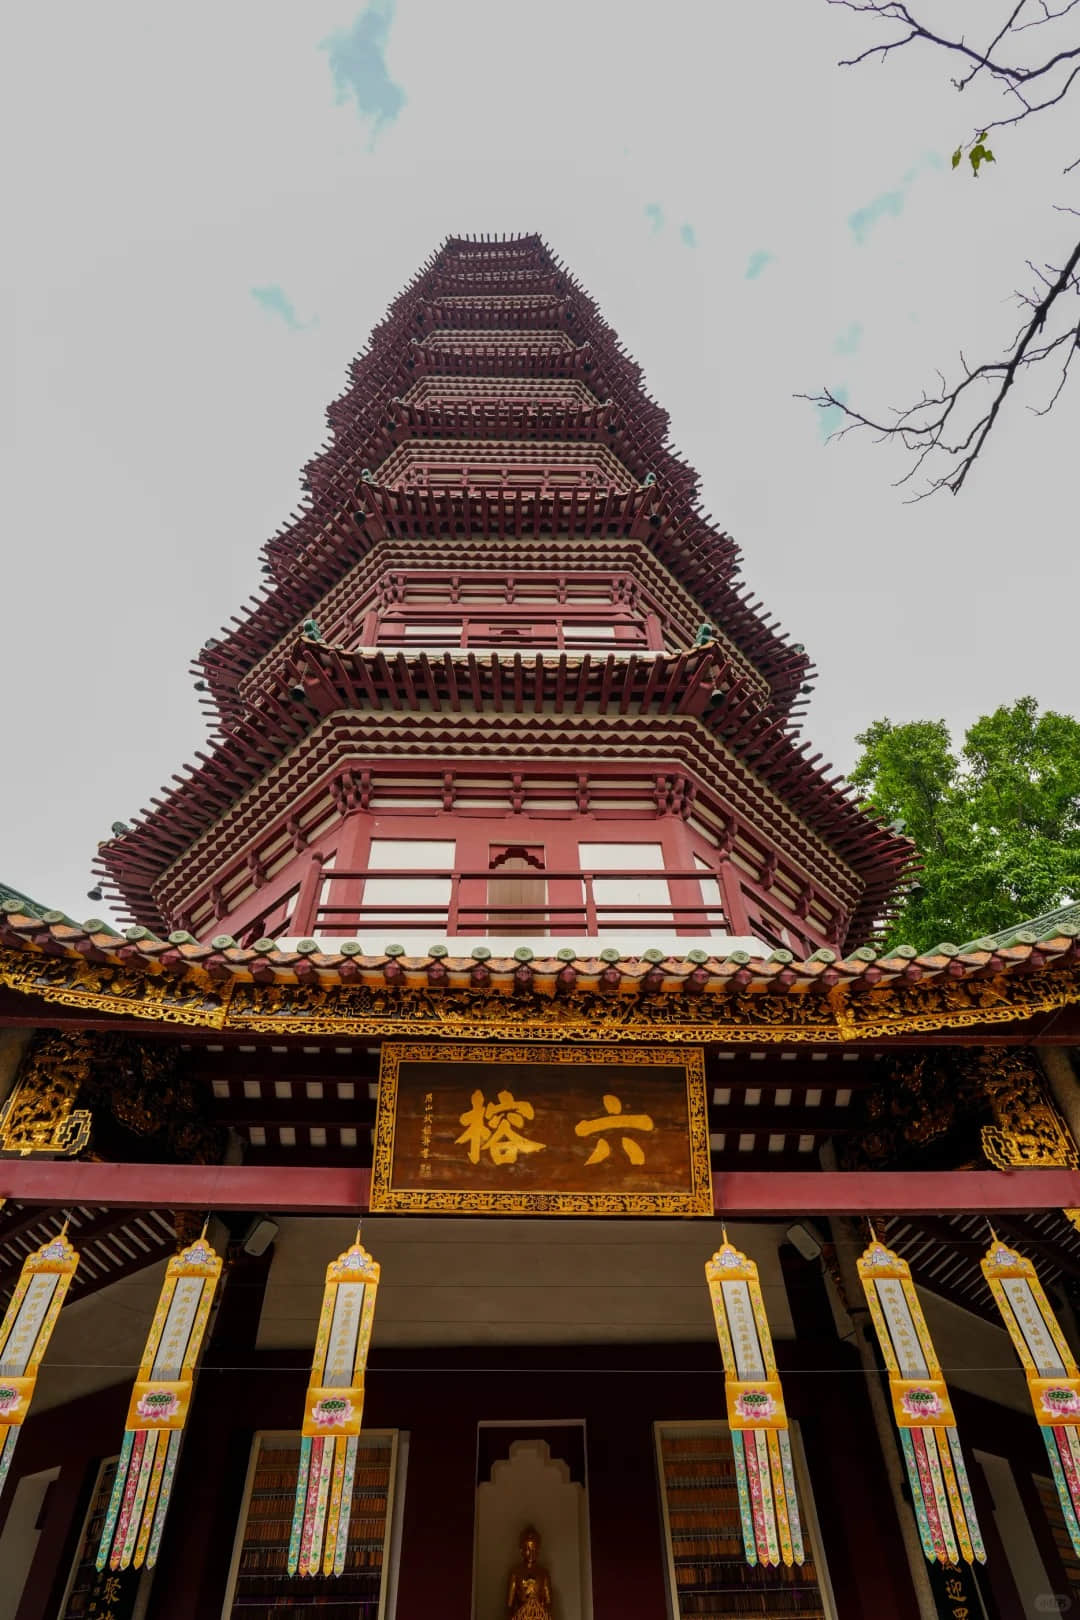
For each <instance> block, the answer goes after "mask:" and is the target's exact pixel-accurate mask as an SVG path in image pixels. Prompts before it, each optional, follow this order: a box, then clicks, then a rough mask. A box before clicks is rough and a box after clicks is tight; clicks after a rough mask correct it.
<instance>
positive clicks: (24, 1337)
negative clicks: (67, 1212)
mask: <svg viewBox="0 0 1080 1620" xmlns="http://www.w3.org/2000/svg"><path fill="white" fill-rule="evenodd" d="M66 1231H67V1222H66V1221H65V1222H64V1230H63V1231H61V1233H60V1235H59V1237H54V1238H51V1239H50V1240H49V1242H48V1243H43V1244H42V1246H41V1248H40V1249H35V1250H34V1253H33V1254H29V1255H27V1257H26V1259H25V1260H24V1261H23V1268H22V1271H21V1272H20V1273H19V1280H18V1282H17V1283H16V1285H15V1292H14V1293H13V1294H12V1296H11V1299H10V1301H9V1302H8V1308H7V1310H6V1312H5V1313H4V1320H3V1323H2V1324H0V1491H2V1490H3V1488H4V1481H5V1480H6V1479H7V1475H8V1469H9V1468H10V1467H11V1459H12V1457H13V1456H14V1455H15V1447H16V1444H17V1443H18V1439H19V1430H20V1429H21V1428H22V1425H23V1423H24V1422H25V1421H26V1416H27V1413H28V1412H29V1410H30V1402H31V1401H32V1400H33V1398H34V1385H35V1383H36V1382H37V1370H38V1367H39V1366H40V1365H41V1358H42V1356H43V1355H44V1354H45V1351H46V1349H47V1347H48V1343H49V1340H50V1339H51V1338H52V1330H53V1328H54V1327H55V1326H56V1318H57V1317H58V1316H59V1315H60V1307H61V1305H62V1304H63V1303H64V1296H65V1295H66V1293H67V1291H68V1289H69V1288H70V1287H71V1279H72V1278H73V1277H74V1275H75V1268H76V1266H77V1265H78V1264H79V1257H78V1255H77V1254H76V1253H75V1250H74V1249H73V1248H72V1247H71V1244H70V1243H69V1242H68V1240H67V1237H66V1236H65V1233H66Z"/></svg>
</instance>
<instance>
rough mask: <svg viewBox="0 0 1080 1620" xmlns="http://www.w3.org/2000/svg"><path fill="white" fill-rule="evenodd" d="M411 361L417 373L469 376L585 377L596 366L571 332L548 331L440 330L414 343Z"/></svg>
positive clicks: (588, 352)
mask: <svg viewBox="0 0 1080 1620" xmlns="http://www.w3.org/2000/svg"><path fill="white" fill-rule="evenodd" d="M409 360H412V361H413V362H414V363H415V366H416V368H417V369H419V368H424V369H425V370H427V371H449V372H452V373H455V374H457V375H459V376H466V377H491V376H496V375H498V376H507V375H509V376H512V377H556V376H558V377H580V376H585V375H587V374H588V373H589V372H590V371H593V370H595V368H596V359H595V356H594V355H593V352H592V348H591V346H589V345H587V344H576V343H575V342H574V340H573V338H572V337H571V336H570V333H569V332H559V331H550V330H547V329H538V330H535V331H533V330H530V331H524V332H516V331H513V330H512V329H510V328H503V329H500V328H495V327H488V328H486V329H485V330H483V331H477V332H474V331H469V330H467V329H464V328H460V327H453V326H448V327H440V328H439V329H438V330H437V331H433V332H428V333H426V334H425V335H424V336H423V337H419V338H416V337H414V338H411V339H410V340H409V357H408V359H407V360H406V362H405V363H406V365H408V361H409Z"/></svg>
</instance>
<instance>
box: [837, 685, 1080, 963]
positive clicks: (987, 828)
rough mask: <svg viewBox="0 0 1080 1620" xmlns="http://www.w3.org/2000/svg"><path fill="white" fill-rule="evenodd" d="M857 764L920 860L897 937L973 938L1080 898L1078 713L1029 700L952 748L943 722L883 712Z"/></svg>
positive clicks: (863, 739)
mask: <svg viewBox="0 0 1080 1620" xmlns="http://www.w3.org/2000/svg"><path fill="white" fill-rule="evenodd" d="M856 740H857V742H858V744H859V746H860V748H861V749H862V753H861V755H860V757H859V760H858V762H857V764H856V766H855V768H854V770H853V771H852V772H851V780H852V781H853V782H854V784H855V785H856V787H858V788H860V789H861V791H862V792H863V794H864V795H865V798H866V799H867V800H869V801H871V802H872V803H873V804H874V806H875V807H876V809H877V810H878V812H879V814H881V815H882V816H883V818H884V819H885V820H886V821H893V820H902V821H903V822H904V824H905V827H906V831H907V835H908V837H910V838H913V839H914V841H915V844H916V846H917V848H918V851H919V855H920V857H921V859H922V863H923V867H922V871H921V872H919V873H918V884H919V888H918V890H917V891H916V890H914V889H913V890H909V891H908V892H907V893H902V894H901V895H900V897H899V898H900V914H899V916H898V918H897V922H896V925H895V928H894V930H893V932H892V933H891V936H890V940H891V942H892V943H894V944H900V943H903V944H911V945H915V946H917V947H918V948H919V949H929V948H930V947H931V946H933V945H935V944H936V943H937V941H938V940H941V939H955V940H958V941H962V940H965V939H977V938H979V936H980V935H982V934H989V933H994V932H996V931H997V930H998V929H999V928H1004V927H1008V926H1010V925H1012V924H1014V923H1015V924H1019V923H1021V922H1023V921H1024V920H1026V919H1027V918H1030V917H1037V916H1039V915H1040V914H1041V913H1042V912H1044V911H1051V910H1053V909H1054V908H1055V907H1056V906H1059V905H1062V904H1064V902H1065V901H1066V899H1068V898H1070V897H1072V896H1075V895H1077V894H1080V721H1077V720H1074V719H1071V718H1069V716H1067V715H1063V714H1057V713H1055V712H1054V711H1053V710H1049V709H1048V710H1043V711H1041V712H1040V710H1039V708H1038V705H1037V704H1036V702H1035V700H1034V698H1030V697H1022V698H1019V699H1018V700H1017V701H1016V702H1015V703H1013V704H1011V705H1003V706H1002V707H1001V708H999V709H996V710H995V711H994V713H993V714H988V715H983V716H982V717H981V718H980V719H978V720H976V721H975V722H974V723H973V724H972V725H971V726H969V727H968V730H967V733H966V735H965V737H964V739H963V743H962V746H961V747H959V748H956V749H954V748H953V744H952V739H951V738H950V736H949V730H948V727H947V726H946V725H945V722H944V721H942V720H915V721H908V722H906V723H904V724H902V725H893V724H892V723H891V722H890V721H888V720H877V721H875V722H874V723H873V724H872V725H870V726H869V727H868V728H867V729H866V730H865V731H864V732H862V734H861V735H860V736H859V737H858V738H857V739H856Z"/></svg>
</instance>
